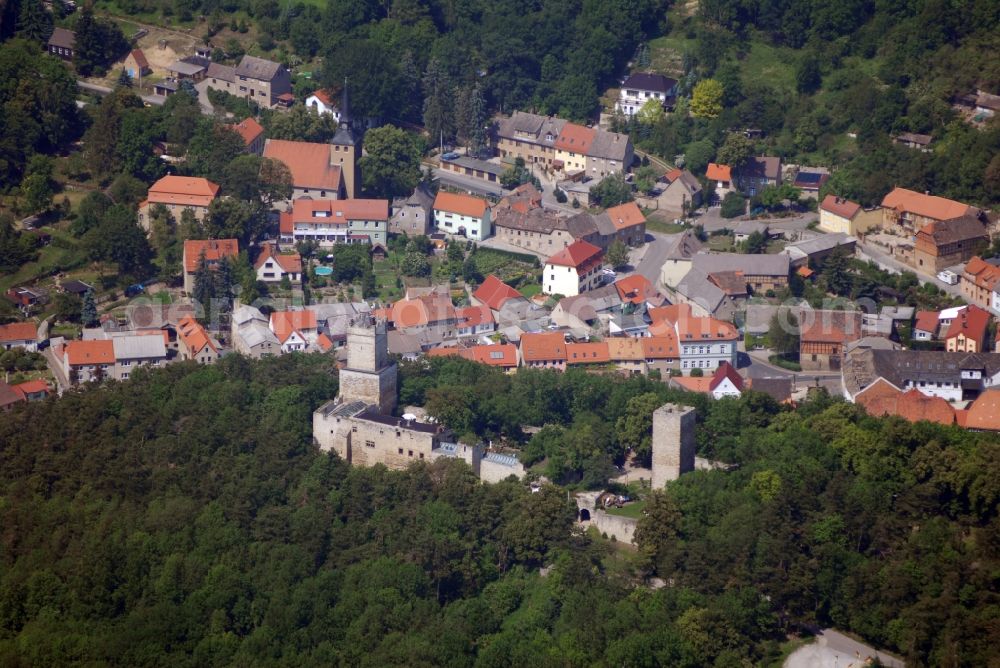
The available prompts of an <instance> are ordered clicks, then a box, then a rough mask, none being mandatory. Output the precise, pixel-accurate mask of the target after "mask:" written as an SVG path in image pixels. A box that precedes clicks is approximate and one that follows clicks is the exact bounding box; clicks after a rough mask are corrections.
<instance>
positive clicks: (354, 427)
mask: <svg viewBox="0 0 1000 668" xmlns="http://www.w3.org/2000/svg"><path fill="white" fill-rule="evenodd" d="M351 433H352V434H356V433H358V428H357V426H356V425H355V426H353V427H351Z"/></svg>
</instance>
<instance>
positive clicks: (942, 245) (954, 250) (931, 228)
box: [913, 214, 990, 274]
mask: <svg viewBox="0 0 1000 668" xmlns="http://www.w3.org/2000/svg"><path fill="white" fill-rule="evenodd" d="M989 244H990V237H989V234H988V233H987V232H986V228H985V227H984V226H983V224H982V223H981V222H979V218H978V217H976V216H972V215H968V214H966V215H964V216H960V217H959V218H952V219H951V220H941V221H934V222H931V223H927V224H926V225H924V226H923V227H922V228H921V229H920V230H919V231H917V235H916V242H915V244H914V249H913V260H914V266H916V268H917V269H919V270H921V271H923V272H925V273H930V274H936V273H938V272H939V271H941V270H942V269H945V268H947V267H952V266H954V265H956V264H965V263H966V262H968V261H969V260H971V259H972V258H973V257H974V256H975V255H978V254H980V253H982V252H983V251H984V250H985V249H986V248H987V247H988V246H989Z"/></svg>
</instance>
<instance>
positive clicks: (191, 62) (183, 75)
mask: <svg viewBox="0 0 1000 668" xmlns="http://www.w3.org/2000/svg"><path fill="white" fill-rule="evenodd" d="M210 64H211V63H209V61H207V60H205V59H204V58H194V57H188V58H181V59H180V60H175V61H174V62H172V63H171V64H170V65H167V71H168V72H170V75H171V78H172V79H173V80H174V81H177V82H181V81H184V80H185V79H190V80H191V81H194V82H198V81H201V80H202V79H204V78H205V76H206V73H207V72H208V67H209V65H210Z"/></svg>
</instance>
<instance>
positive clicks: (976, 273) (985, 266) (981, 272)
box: [964, 256, 1000, 290]
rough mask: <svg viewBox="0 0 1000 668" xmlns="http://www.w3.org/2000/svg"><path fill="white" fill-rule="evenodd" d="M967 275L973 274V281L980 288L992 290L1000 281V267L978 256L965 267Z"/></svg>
mask: <svg viewBox="0 0 1000 668" xmlns="http://www.w3.org/2000/svg"><path fill="white" fill-rule="evenodd" d="M964 271H965V273H967V274H971V275H972V277H973V281H974V282H975V284H976V285H977V286H979V287H982V288H985V289H987V290H992V289H993V286H995V285H996V284H997V281H1000V267H996V266H994V265H992V264H990V263H989V262H986V261H984V260H983V259H982V258H981V257H979V256H976V257H974V258H972V259H971V260H969V262H968V264H966V265H965V269H964Z"/></svg>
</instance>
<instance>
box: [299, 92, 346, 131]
mask: <svg viewBox="0 0 1000 668" xmlns="http://www.w3.org/2000/svg"><path fill="white" fill-rule="evenodd" d="M306 106H307V107H311V108H313V109H315V110H316V113H318V114H327V115H328V116H332V117H333V120H334V121H336V122H337V123H340V109H339V108H338V107H337V103H336V101H335V99H334V97H333V95H332V94H331V93H330V91H328V90H323V89H320V90H317V91H315V92H314V93H313V94H312V95H310V96H309V97H307V98H306Z"/></svg>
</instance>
